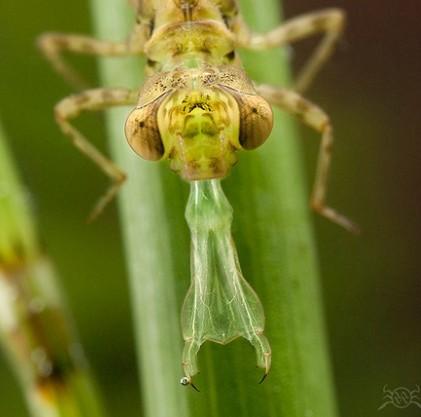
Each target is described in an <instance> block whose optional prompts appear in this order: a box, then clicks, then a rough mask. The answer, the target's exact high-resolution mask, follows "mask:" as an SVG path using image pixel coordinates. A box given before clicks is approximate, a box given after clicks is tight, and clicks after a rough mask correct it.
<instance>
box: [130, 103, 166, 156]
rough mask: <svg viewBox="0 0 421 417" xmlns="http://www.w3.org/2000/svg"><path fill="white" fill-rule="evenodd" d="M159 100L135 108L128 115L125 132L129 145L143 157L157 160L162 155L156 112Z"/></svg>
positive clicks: (162, 148)
mask: <svg viewBox="0 0 421 417" xmlns="http://www.w3.org/2000/svg"><path fill="white" fill-rule="evenodd" d="M160 103H161V101H160V100H156V101H154V102H152V103H150V104H148V105H146V106H144V107H140V108H135V109H134V110H133V111H132V112H131V113H130V114H129V116H128V118H127V120H126V125H125V128H124V130H125V133H126V138H127V141H128V142H129V145H130V147H131V148H132V149H133V150H134V151H135V152H136V153H137V154H138V155H139V156H141V157H142V158H143V159H147V160H148V161H158V160H159V159H161V158H162V156H163V155H164V152H165V151H164V145H163V143H162V140H161V134H160V133H159V128H158V121H157V112H158V108H159V105H160Z"/></svg>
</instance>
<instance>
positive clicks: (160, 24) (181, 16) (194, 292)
mask: <svg viewBox="0 0 421 417" xmlns="http://www.w3.org/2000/svg"><path fill="white" fill-rule="evenodd" d="M132 3H133V6H134V7H135V9H136V15H137V19H136V24H135V27H134V29H133V31H132V34H131V36H130V38H129V39H128V41H127V42H121V43H118V42H109V41H99V40H96V39H92V38H90V37H86V36H80V35H65V34H60V33H47V34H44V35H42V36H41V37H40V38H39V46H40V48H41V50H42V52H43V53H44V55H45V56H46V57H47V59H48V60H49V61H50V62H51V64H52V65H53V67H54V68H55V69H56V70H57V71H58V72H59V73H60V74H62V75H63V76H64V77H65V78H66V79H67V80H68V81H69V82H70V83H72V84H73V85H75V86H76V87H79V86H81V84H82V81H81V79H80V78H79V76H78V74H77V73H76V72H75V71H74V70H73V69H72V68H71V67H69V66H68V65H67V64H66V62H65V61H64V60H63V57H62V53H63V52H66V51H67V52H75V53H82V54H94V55H103V56H104V55H111V56H124V55H140V54H143V55H145V56H146V57H147V58H148V60H147V67H146V73H147V75H149V78H148V79H147V80H146V82H145V84H144V85H143V87H142V88H141V89H140V92H138V91H134V90H128V89H121V88H97V89H90V90H86V91H84V92H82V93H79V94H75V95H72V96H70V97H67V98H65V99H63V100H62V101H60V102H59V103H58V104H57V105H56V107H55V115H56V120H57V122H58V124H59V126H60V127H61V129H62V131H63V132H64V133H65V134H66V135H67V136H69V138H70V139H71V140H72V143H73V144H74V145H75V146H76V147H77V148H78V149H79V150H80V151H81V152H82V153H84V154H85V155H86V156H88V157H89V158H90V159H92V160H93V161H94V162H95V163H96V164H97V165H98V166H99V167H100V168H101V169H102V170H103V171H104V172H105V173H106V174H107V175H108V176H109V177H110V178H111V179H112V185H111V187H110V188H109V190H108V191H107V193H106V194H105V195H104V196H103V197H102V198H101V200H100V201H99V202H98V204H97V205H96V206H95V208H94V211H93V213H92V217H95V216H96V215H97V214H98V213H99V212H100V211H101V210H102V209H103V208H104V206H105V205H106V204H107V203H108V202H109V201H110V200H111V199H112V198H113V197H114V195H115V194H116V192H117V190H118V188H119V187H120V185H121V184H122V183H123V181H124V179H125V174H124V173H123V171H122V170H121V169H120V168H119V167H117V166H116V165H115V164H114V163H113V162H112V161H111V160H109V159H108V158H106V157H105V156H104V155H102V154H101V153H100V152H99V151H98V150H97V149H96V148H94V147H93V146H92V145H91V144H90V143H89V142H88V141H87V139H86V138H85V137H84V136H83V135H82V134H81V132H79V131H78V130H77V129H76V128H75V127H74V126H73V125H72V123H71V120H72V119H74V118H75V117H76V116H78V115H79V114H80V113H81V112H83V111H87V110H101V109H105V108H108V107H112V106H118V105H129V104H133V105H135V108H134V109H133V111H132V112H131V113H130V114H129V116H128V118H127V121H126V125H125V134H126V137H127V140H128V142H129V144H130V146H131V147H132V148H133V150H134V151H135V152H136V153H137V154H138V155H140V156H141V157H143V158H144V159H147V160H151V161H160V160H166V159H167V160H169V161H170V166H171V169H172V170H174V171H175V172H177V173H178V174H179V175H180V176H181V177H182V178H183V179H185V180H187V181H189V182H190V183H191V184H192V185H191V195H190V200H189V204H188V207H187V211H186V218H187V220H188V223H189V227H190V230H191V234H192V286H191V288H190V290H189V293H188V296H187V298H186V301H185V304H184V307H183V317H182V323H183V334H184V338H185V341H186V346H185V350H184V354H183V366H184V372H185V377H184V378H183V379H182V383H183V384H190V383H191V381H192V377H193V376H194V374H196V373H197V371H198V369H197V365H196V356H197V352H198V350H199V348H200V345H201V344H202V343H203V342H204V341H205V340H213V341H215V342H218V343H228V342H229V341H231V340H233V339H234V338H236V337H238V336H243V337H245V338H246V339H248V340H249V341H250V342H251V343H252V344H253V345H254V346H255V348H256V351H257V356H258V365H259V366H260V367H262V368H264V370H265V375H267V373H268V372H269V368H270V355H271V352H270V347H269V344H268V342H267V340H266V338H265V337H264V336H263V327H264V315H263V309H262V306H261V304H260V301H259V299H258V298H257V296H256V294H255V293H254V291H253V290H252V289H251V287H250V286H249V285H248V284H247V283H246V281H245V280H244V278H243V277H242V275H241V271H240V267H239V263H238V258H237V253H236V250H235V246H234V243H233V241H232V238H231V234H230V226H231V217H232V210H231V208H230V206H229V203H228V201H227V200H226V198H225V196H224V194H223V192H222V189H221V187H220V183H219V179H221V178H224V177H225V176H227V175H228V174H229V172H230V170H231V167H232V166H233V165H234V164H235V163H236V162H237V152H238V151H239V150H251V149H255V148H257V147H258V146H260V145H262V144H263V143H264V142H265V140H266V139H267V137H268V136H269V134H270V132H271V128H272V110H271V107H270V104H272V105H275V106H278V107H279V108H281V109H283V110H285V111H287V112H289V113H291V114H293V115H296V116H298V117H299V118H300V119H301V120H302V121H303V122H304V123H305V124H307V125H308V126H309V127H311V128H313V129H314V130H316V131H317V132H319V133H320V134H321V136H322V142H321V147H320V155H319V162H318V167H317V172H316V180H315V185H314V190H313V194H312V197H311V205H312V207H313V208H314V209H315V210H316V211H317V212H318V213H320V214H321V215H323V216H325V217H326V218H328V219H330V220H332V221H334V222H336V223H338V224H339V225H341V226H343V227H344V228H345V229H347V230H350V231H353V232H356V231H357V230H358V229H357V226H356V225H354V224H353V223H352V222H351V221H349V220H348V219H347V218H346V217H344V216H342V215H341V214H339V213H337V212H336V211H335V210H333V209H332V208H330V207H328V206H327V205H326V203H325V196H326V183H327V177H328V171H329V165H330V158H331V149H332V142H333V136H332V126H331V123H330V120H329V117H328V116H327V115H326V114H325V113H324V112H323V111H322V110H321V109H320V108H319V107H317V106H316V105H314V104H312V103H311V102H309V101H307V100H306V99H304V98H303V97H301V95H300V92H302V91H303V90H304V89H305V88H307V87H308V85H309V84H310V83H311V81H312V80H313V78H314V76H315V75H316V73H317V72H318V71H319V69H320V68H321V66H322V65H323V63H324V62H325V61H326V59H327V58H328V57H329V55H330V54H331V53H332V51H333V49H334V46H335V43H336V41H337V40H338V38H339V37H340V35H341V34H342V31H343V27H344V13H343V12H342V11H341V10H338V9H327V10H322V11H318V12H314V13H310V14H307V15H303V16H300V17H297V18H294V19H291V20H289V21H287V22H285V23H284V24H283V25H281V26H279V27H277V28H275V29H274V30H272V31H270V32H268V33H265V34H256V33H253V32H252V31H251V30H250V29H249V28H248V26H247V25H246V23H245V22H244V20H243V19H242V16H241V14H240V11H239V7H238V4H237V1H236V0H132ZM316 34H323V35H324V36H323V38H322V41H321V42H320V44H319V46H318V47H317V49H316V51H315V52H314V54H313V56H312V57H311V59H310V60H309V62H308V64H307V65H306V66H305V67H304V69H303V70H302V72H301V73H300V74H299V76H298V78H297V82H296V84H295V87H294V89H293V90H289V89H285V88H280V87H277V86H272V85H255V84H254V83H253V82H252V81H251V80H250V79H249V78H248V77H247V75H246V73H245V71H244V69H243V68H242V65H241V61H240V59H239V56H238V54H237V52H236V50H237V49H238V48H246V49H251V50H262V49H267V48H273V47H280V46H283V45H287V44H290V43H293V42H296V41H298V40H301V39H303V38H306V37H309V36H312V35H316Z"/></svg>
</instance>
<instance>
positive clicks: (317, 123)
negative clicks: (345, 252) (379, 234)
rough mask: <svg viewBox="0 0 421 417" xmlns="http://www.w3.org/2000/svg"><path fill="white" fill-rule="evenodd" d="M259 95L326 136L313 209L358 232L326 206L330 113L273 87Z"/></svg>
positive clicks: (258, 90) (260, 87)
mask: <svg viewBox="0 0 421 417" xmlns="http://www.w3.org/2000/svg"><path fill="white" fill-rule="evenodd" d="M257 92H258V93H259V94H260V95H261V96H262V97H264V98H265V99H266V100H267V101H268V102H269V103H271V104H273V105H275V106H277V107H279V108H280V109H282V110H285V111H287V112H289V113H291V114H293V115H296V116H298V117H299V118H300V119H301V120H302V121H303V122H304V123H305V124H307V125H308V126H310V127H311V128H313V129H314V130H317V131H318V132H320V133H321V134H322V142H321V144H320V151H319V159H318V163H317V170H316V178H315V182H314V187H313V193H312V197H311V206H312V208H313V209H314V210H315V211H316V212H318V213H319V214H321V215H322V216H324V217H326V218H328V219H329V220H331V221H333V222H335V223H337V224H339V225H340V226H342V227H344V228H345V229H347V230H349V231H350V232H353V233H358V232H359V228H358V226H357V225H356V224H354V223H353V222H351V221H350V220H349V219H347V218H346V217H345V216H343V215H342V214H340V213H338V212H336V211H335V210H333V209H332V208H331V207H329V206H327V205H326V203H325V200H326V192H327V181H328V174H329V168H330V160H331V153H332V146H333V134H332V125H331V123H330V120H329V117H328V116H327V114H326V113H325V112H324V111H323V110H321V109H320V108H319V107H317V106H316V105H315V104H313V103H311V102H309V101H307V100H306V99H304V98H303V97H301V96H300V95H299V94H297V93H295V92H294V91H291V90H285V89H281V88H278V87H274V86H270V85H260V86H258V87H257Z"/></svg>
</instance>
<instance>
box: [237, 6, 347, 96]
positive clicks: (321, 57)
mask: <svg viewBox="0 0 421 417" xmlns="http://www.w3.org/2000/svg"><path fill="white" fill-rule="evenodd" d="M344 26H345V13H344V12H343V11H342V10H341V9H326V10H320V11H317V12H313V13H309V14H305V15H302V16H298V17H295V18H293V19H290V20H287V21H286V22H285V23H283V24H281V25H280V26H278V27H277V28H275V29H273V30H272V31H270V32H268V33H264V34H257V33H256V34H255V33H252V32H251V31H250V30H249V29H248V28H247V26H245V23H242V24H241V26H240V29H239V31H238V36H239V39H238V40H239V42H240V45H239V46H240V47H245V48H248V49H253V50H263V49H268V48H274V47H279V46H283V45H287V44H291V43H294V42H297V41H299V40H302V39H305V38H308V37H310V36H313V35H318V34H324V36H323V38H322V40H321V42H320V43H319V45H318V47H317V48H316V50H315V51H314V53H313V54H312V56H311V57H310V59H309V60H308V62H307V63H306V65H305V66H304V68H303V69H302V70H301V71H300V72H299V74H298V77H297V79H296V81H295V85H294V90H295V91H298V92H303V91H305V90H306V89H307V88H308V87H309V86H310V84H311V82H312V81H313V79H314V77H315V76H316V74H317V73H318V72H319V71H320V69H321V67H322V66H323V64H324V63H325V62H326V61H327V59H328V58H329V57H330V55H331V54H332V53H333V51H334V49H335V45H336V43H337V41H338V39H339V38H340V37H341V35H342V33H343V30H344Z"/></svg>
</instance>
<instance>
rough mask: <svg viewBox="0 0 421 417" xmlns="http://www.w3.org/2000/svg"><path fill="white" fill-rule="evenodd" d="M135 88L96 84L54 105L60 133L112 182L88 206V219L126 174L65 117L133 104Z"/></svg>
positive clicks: (111, 194) (100, 207)
mask: <svg viewBox="0 0 421 417" xmlns="http://www.w3.org/2000/svg"><path fill="white" fill-rule="evenodd" d="M137 95H138V92H137V91H132V90H127V89H121V88H114V89H108V88H107V89H106V88H98V89H94V90H87V91H84V92H82V93H80V94H75V95H72V96H69V97H66V98H64V99H63V100H61V101H60V102H59V103H57V104H56V106H55V108H54V113H55V118H56V121H57V123H58V124H59V126H60V129H61V130H62V131H63V133H64V134H65V135H66V136H68V137H69V138H70V140H71V142H72V144H73V145H74V146H75V147H76V148H77V149H78V150H79V151H80V152H82V153H83V154H84V155H86V156H87V157H88V158H89V159H91V160H92V161H93V162H94V163H95V164H96V165H97V166H98V167H99V168H100V169H101V170H102V171H103V172H104V173H105V174H106V175H108V177H110V178H111V180H112V184H111V186H110V187H109V189H108V190H107V192H106V193H105V194H104V195H103V196H102V197H101V198H100V200H99V201H98V203H97V204H96V205H95V207H94V209H93V210H92V212H91V214H90V216H89V218H88V219H89V220H93V219H94V218H95V217H97V216H98V214H100V213H101V211H102V210H103V209H104V207H105V206H106V205H107V204H108V203H109V202H110V201H111V200H112V199H113V198H114V196H115V195H116V193H117V191H118V190H119V188H120V186H121V185H122V183H123V182H124V180H125V179H126V174H125V173H124V172H123V171H122V170H121V169H120V168H119V167H118V166H117V165H115V164H114V162H112V161H111V160H110V159H108V158H107V157H105V156H104V155H103V154H102V153H101V152H100V151H99V150H98V149H97V148H95V147H94V146H93V145H92V144H91V143H90V142H89V141H88V140H87V139H86V138H85V136H84V135H83V134H82V133H81V132H79V130H77V129H76V128H75V127H74V126H73V125H72V124H71V123H70V122H69V120H71V119H74V118H76V117H77V116H79V114H80V113H81V112H82V111H87V110H89V111H93V110H103V109H106V108H108V107H113V106H123V105H128V104H135V103H136V102H137Z"/></svg>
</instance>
